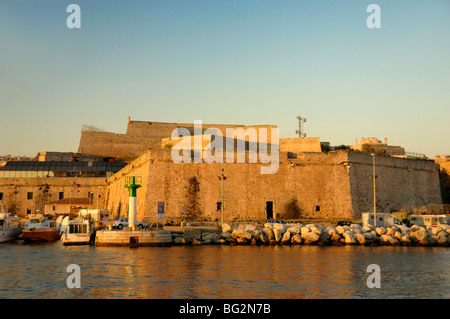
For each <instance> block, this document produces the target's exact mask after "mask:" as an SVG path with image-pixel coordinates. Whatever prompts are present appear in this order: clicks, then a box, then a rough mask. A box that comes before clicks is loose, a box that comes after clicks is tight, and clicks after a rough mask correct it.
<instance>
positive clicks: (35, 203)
mask: <svg viewBox="0 0 450 319" xmlns="http://www.w3.org/2000/svg"><path fill="white" fill-rule="evenodd" d="M105 186H106V178H95V177H91V178H76V177H70V178H66V177H49V178H0V193H3V195H2V199H1V200H0V205H3V208H4V209H5V210H6V211H7V212H10V213H13V214H17V215H18V216H22V217H25V216H26V215H27V212H28V213H31V214H33V213H35V212H36V210H40V211H41V212H42V213H43V212H44V209H45V203H48V202H52V201H57V200H59V199H60V198H59V193H60V192H63V194H64V198H88V196H89V193H92V194H93V195H92V197H93V198H94V201H95V203H96V200H97V195H101V196H100V198H99V207H104V205H105V203H104V196H103V191H106V187H105ZM29 192H30V193H32V197H31V198H30V199H29V198H28V193H29Z"/></svg>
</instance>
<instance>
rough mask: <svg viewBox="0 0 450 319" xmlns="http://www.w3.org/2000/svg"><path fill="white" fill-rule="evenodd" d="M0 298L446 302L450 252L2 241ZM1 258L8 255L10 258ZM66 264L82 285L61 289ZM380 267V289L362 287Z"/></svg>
mask: <svg viewBox="0 0 450 319" xmlns="http://www.w3.org/2000/svg"><path fill="white" fill-rule="evenodd" d="M0 251H1V254H2V257H3V258H1V259H0V297H2V298H163V299H165V298H236V299H240V298H283V299H287V298H448V297H449V291H450V286H449V285H450V284H449V278H450V271H449V269H448V265H449V259H450V253H449V251H448V249H447V248H439V247H436V248H430V247H359V246H339V247H335V246H332V247H323V246H256V247H254V246H200V247H197V246H181V247H178V246H174V247H139V248H131V249H130V248H125V247H94V246H67V247H66V246H62V245H61V244H60V243H58V242H57V243H51V244H42V245H26V244H21V243H17V244H5V245H0ZM6 256H7V257H6ZM69 264H78V265H79V266H80V268H81V272H82V273H81V275H82V279H81V289H69V288H67V287H66V279H67V276H68V275H69V274H68V273H67V272H66V269H67V266H68V265H69ZM369 264H378V265H379V266H380V268H381V288H380V289H370V288H368V287H367V285H366V280H367V277H368V276H369V273H367V270H366V269H367V266H368V265H369Z"/></svg>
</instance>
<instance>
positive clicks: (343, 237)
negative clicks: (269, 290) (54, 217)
mask: <svg viewBox="0 0 450 319" xmlns="http://www.w3.org/2000/svg"><path fill="white" fill-rule="evenodd" d="M170 229H171V230H131V229H130V228H126V229H124V230H98V231H97V232H96V237H95V245H97V246H126V247H138V246H170V245H337V246H340V245H363V246H378V245H385V246H386V245H387V246H429V247H436V246H437V247H450V226H448V225H442V227H428V228H426V227H422V226H417V225H413V226H412V227H411V228H404V229H401V228H398V227H396V226H393V227H374V226H371V225H366V226H361V225H360V224H352V225H350V226H324V225H322V226H318V225H315V224H306V225H303V224H300V223H297V224H278V223H274V224H271V223H266V224H264V226H262V227H261V226H255V225H254V224H241V225H239V226H231V225H229V224H224V225H223V226H222V228H221V229H220V227H219V228H216V229H214V228H211V229H207V228H204V227H203V228H202V227H198V228H195V227H186V228H177V229H175V228H170Z"/></svg>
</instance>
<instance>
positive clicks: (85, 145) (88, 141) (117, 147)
mask: <svg viewBox="0 0 450 319" xmlns="http://www.w3.org/2000/svg"><path fill="white" fill-rule="evenodd" d="M160 144H161V141H160V139H159V138H152V137H142V136H128V135H126V134H116V133H108V132H86V131H82V132H81V138H80V144H79V147H78V153H82V154H89V155H98V156H105V157H109V156H111V157H116V156H137V155H140V154H142V153H144V152H145V151H146V150H148V149H150V148H159V147H160Z"/></svg>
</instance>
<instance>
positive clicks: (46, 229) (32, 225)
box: [22, 217, 60, 242]
mask: <svg viewBox="0 0 450 319" xmlns="http://www.w3.org/2000/svg"><path fill="white" fill-rule="evenodd" d="M59 236H60V233H59V229H58V227H57V223H56V221H55V220H48V219H46V218H43V217H39V218H32V219H30V220H29V221H26V222H25V228H24V229H23V230H22V238H23V239H24V240H25V241H28V242H30V241H31V242H51V241H56V240H58V238H59Z"/></svg>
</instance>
